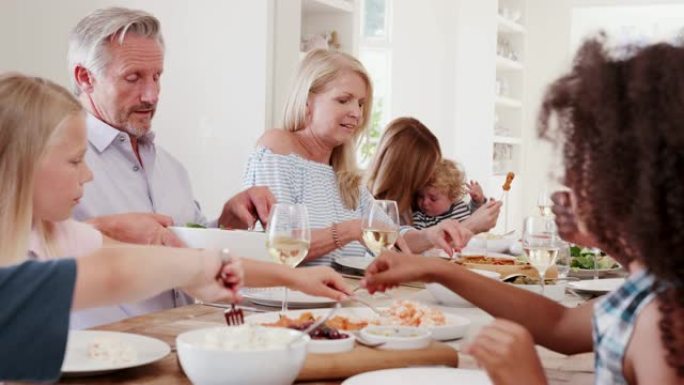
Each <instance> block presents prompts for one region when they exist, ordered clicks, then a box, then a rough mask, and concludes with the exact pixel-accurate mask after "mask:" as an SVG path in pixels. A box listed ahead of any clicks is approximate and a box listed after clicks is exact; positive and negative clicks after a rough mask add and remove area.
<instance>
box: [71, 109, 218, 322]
mask: <svg viewBox="0 0 684 385" xmlns="http://www.w3.org/2000/svg"><path fill="white" fill-rule="evenodd" d="M86 126H87V129H88V142H89V143H88V150H87V152H86V156H85V159H86V162H87V164H88V166H89V167H90V169H91V170H92V172H93V180H92V181H91V182H89V183H87V184H86V185H85V186H84V194H83V197H82V198H81V201H80V203H79V204H78V205H77V206H76V208H75V210H74V218H75V219H77V220H80V221H86V220H88V219H90V218H93V217H99V216H104V215H111V214H122V213H131V212H145V213H158V214H164V215H168V216H170V217H172V218H173V221H174V224H176V225H180V226H184V225H185V224H186V223H189V222H193V223H199V224H202V225H207V221H206V219H205V217H204V215H202V212H201V211H200V208H199V205H198V204H197V202H196V201H195V199H194V197H193V194H192V187H191V185H190V178H189V176H188V173H187V171H186V170H185V168H184V167H183V165H182V164H181V163H180V162H179V161H178V160H176V159H175V158H174V157H173V156H171V154H169V153H168V152H166V151H164V149H162V148H160V147H159V146H157V145H155V144H154V136H155V135H154V133H152V132H149V133H148V134H146V135H144V136H142V137H140V138H139V139H138V152H139V154H140V158H141V160H142V165H141V164H140V161H138V158H137V157H136V155H135V153H134V152H133V147H132V146H131V140H130V137H129V136H128V134H126V133H124V132H121V131H119V130H117V129H116V128H114V127H112V126H110V125H108V124H107V123H105V122H103V121H101V120H99V119H97V118H96V117H94V116H93V115H91V114H88V116H87V119H86ZM187 303H190V299H189V298H188V297H187V296H185V295H184V294H182V293H180V292H177V291H167V292H164V293H162V294H160V295H158V296H156V297H153V298H149V299H147V300H145V301H141V302H137V303H133V304H123V305H119V306H109V307H102V308H97V309H89V310H86V311H81V312H79V313H78V314H77V315H76V317H72V319H71V322H72V325H71V326H72V328H86V327H92V326H96V325H101V324H104V323H110V322H116V321H119V320H122V319H125V318H128V317H133V316H136V315H141V314H146V313H150V312H153V311H159V310H163V309H168V308H172V307H174V306H180V305H185V304H187Z"/></svg>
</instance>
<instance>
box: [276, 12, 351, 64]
mask: <svg viewBox="0 0 684 385" xmlns="http://www.w3.org/2000/svg"><path fill="white" fill-rule="evenodd" d="M281 1H282V0H281ZM357 13H358V12H357V1H356V0H302V17H301V35H300V39H302V40H303V39H307V38H310V37H311V36H316V35H318V36H322V35H326V34H329V33H331V32H332V31H335V32H336V34H337V38H338V42H339V44H340V46H339V50H340V51H343V52H346V53H349V54H353V55H354V54H356V52H357V37H356V35H357V29H358V28H357V26H358V24H357V20H356V19H357V17H356V15H357Z"/></svg>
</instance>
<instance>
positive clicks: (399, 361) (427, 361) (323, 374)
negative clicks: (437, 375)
mask: <svg viewBox="0 0 684 385" xmlns="http://www.w3.org/2000/svg"><path fill="white" fill-rule="evenodd" d="M420 365H444V366H452V367H457V366H458V353H457V352H456V350H455V349H454V348H452V347H451V346H449V345H447V344H444V343H442V342H438V341H433V342H432V343H431V344H430V346H428V347H427V348H425V349H417V350H379V349H373V348H369V347H366V346H361V345H359V344H356V346H355V347H354V350H352V351H350V352H347V353H337V354H308V355H307V357H306V361H305V362H304V367H303V368H302V370H301V371H300V372H299V377H297V380H298V381H314V380H332V379H338V378H347V377H351V376H353V375H355V374H359V373H363V372H368V371H371V370H379V369H391V368H403V367H407V366H420Z"/></svg>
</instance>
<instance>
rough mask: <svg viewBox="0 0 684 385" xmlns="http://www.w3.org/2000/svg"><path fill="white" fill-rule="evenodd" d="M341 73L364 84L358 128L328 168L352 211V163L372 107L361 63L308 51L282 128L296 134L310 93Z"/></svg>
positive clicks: (355, 175) (357, 181)
mask: <svg viewBox="0 0 684 385" xmlns="http://www.w3.org/2000/svg"><path fill="white" fill-rule="evenodd" d="M342 71H353V72H354V73H356V74H358V75H359V76H361V78H362V79H363V81H364V82H365V83H366V89H367V93H366V101H365V104H364V107H363V113H362V116H361V121H360V122H359V127H358V129H357V130H356V132H355V133H354V135H353V136H352V140H350V141H349V142H347V143H344V144H342V145H340V146H337V147H336V148H335V149H333V152H332V156H331V158H330V165H331V166H332V168H333V170H334V171H335V174H336V175H337V183H338V188H339V189H340V195H341V197H342V201H343V202H344V205H345V207H347V208H348V209H350V210H353V209H355V208H356V207H357V206H358V204H359V187H360V185H361V172H360V171H359V169H358V166H357V163H356V147H357V145H358V142H359V140H360V139H361V137H362V136H363V134H364V133H365V132H366V130H367V128H368V122H369V121H370V114H371V106H372V105H373V85H372V83H371V80H370V77H369V76H368V73H367V72H366V69H365V68H364V67H363V64H361V62H359V61H358V60H356V58H354V57H353V56H350V55H347V54H345V53H343V52H335V51H328V50H323V49H318V50H313V51H311V52H309V53H308V54H307V55H306V57H305V58H304V60H302V62H301V64H300V65H299V68H298V70H297V76H296V78H295V84H294V88H293V90H292V93H291V94H290V96H289V97H288V100H287V103H286V104H285V113H284V118H283V128H284V129H285V130H287V131H291V132H294V131H298V130H301V129H303V128H304V127H305V126H306V124H307V118H306V116H307V114H306V108H307V107H306V104H307V101H308V99H309V96H310V95H311V94H316V93H319V92H321V91H322V90H323V89H324V88H325V87H326V86H327V85H328V83H330V82H331V81H333V80H334V79H335V78H337V76H338V75H339V74H340V73H341V72H342Z"/></svg>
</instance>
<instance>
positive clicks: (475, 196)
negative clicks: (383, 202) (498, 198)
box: [413, 159, 487, 229]
mask: <svg viewBox="0 0 684 385" xmlns="http://www.w3.org/2000/svg"><path fill="white" fill-rule="evenodd" d="M466 192H468V193H469V194H470V203H466V202H465V201H464V200H463V196H464V195H465V193H466ZM486 201H487V199H486V198H485V197H484V193H483V192H482V187H481V186H480V184H479V183H477V182H476V181H470V183H468V184H466V182H465V174H464V173H463V171H462V170H461V169H460V168H459V167H458V165H457V164H456V163H455V162H454V161H451V160H449V159H442V160H441V161H440V162H439V164H438V165H437V167H436V168H435V172H434V174H433V175H432V178H430V180H429V181H428V183H427V184H426V185H425V187H423V188H422V189H420V190H418V194H417V195H416V206H418V208H419V210H418V211H414V212H413V227H415V228H416V229H424V228H428V227H432V226H434V225H436V224H438V223H439V222H441V221H443V220H445V219H456V220H458V221H462V220H464V219H466V218H468V217H469V216H470V214H472V212H473V211H475V210H476V209H477V208H478V207H480V206H481V205H482V204H483V203H485V202H486Z"/></svg>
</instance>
